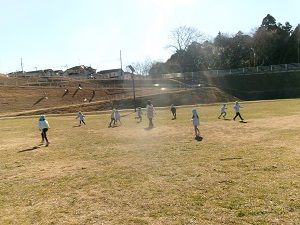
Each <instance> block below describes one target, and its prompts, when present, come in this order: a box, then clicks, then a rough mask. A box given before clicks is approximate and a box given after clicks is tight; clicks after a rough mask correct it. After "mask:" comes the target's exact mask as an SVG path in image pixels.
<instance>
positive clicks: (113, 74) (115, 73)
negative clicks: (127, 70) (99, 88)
mask: <svg viewBox="0 0 300 225" xmlns="http://www.w3.org/2000/svg"><path fill="white" fill-rule="evenodd" d="M96 76H97V78H102V79H106V78H116V79H124V71H123V70H122V69H121V68H120V69H111V70H101V71H99V72H97V75H96Z"/></svg>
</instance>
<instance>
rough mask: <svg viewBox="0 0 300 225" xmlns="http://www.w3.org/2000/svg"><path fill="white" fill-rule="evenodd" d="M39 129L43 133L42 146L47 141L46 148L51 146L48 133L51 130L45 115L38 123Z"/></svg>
mask: <svg viewBox="0 0 300 225" xmlns="http://www.w3.org/2000/svg"><path fill="white" fill-rule="evenodd" d="M38 128H39V130H40V131H42V133H41V136H42V144H43V143H44V140H46V146H48V145H49V144H50V141H49V140H48V138H47V131H48V129H50V126H49V123H48V121H47V120H46V119H45V115H41V116H40V119H39V122H38Z"/></svg>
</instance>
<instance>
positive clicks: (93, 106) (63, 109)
mask: <svg viewBox="0 0 300 225" xmlns="http://www.w3.org/2000/svg"><path fill="white" fill-rule="evenodd" d="M16 81H17V82H23V83H24V80H22V79H15V78H7V77H1V82H4V83H8V82H9V83H10V84H13V83H14V82H16ZM77 82H78V81H77ZM86 82H87V81H86ZM93 82H95V81H93ZM86 84H87V83H85V85H84V87H83V88H82V89H77V87H76V85H72V86H68V92H66V87H62V86H13V85H0V117H4V116H20V115H33V114H41V113H47V114H49V113H53V114H60V113H74V112H76V111H78V110H82V111H84V112H90V111H103V110H110V109H112V108H119V109H128V108H134V107H138V106H141V107H145V104H146V101H147V100H148V99H151V100H152V101H153V103H154V104H155V106H156V107H162V106H170V105H171V104H174V105H191V104H207V103H214V102H224V101H225V102H229V101H234V100H236V99H237V98H235V97H234V96H232V95H229V94H226V93H225V92H223V91H221V90H220V89H218V88H215V87H210V88H199V89H172V88H164V89H161V88H155V87H151V88H145V87H138V86H137V87H136V88H135V94H136V101H135V102H134V101H133V92H132V89H131V88H105V87H97V88H94V87H92V86H90V87H89V86H88V85H86ZM93 90H94V91H95V94H94V96H93Z"/></svg>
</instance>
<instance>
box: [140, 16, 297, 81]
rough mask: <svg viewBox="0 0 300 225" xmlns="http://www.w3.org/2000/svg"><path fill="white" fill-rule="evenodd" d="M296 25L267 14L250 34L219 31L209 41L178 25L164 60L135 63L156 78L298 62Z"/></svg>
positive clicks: (142, 71)
mask: <svg viewBox="0 0 300 225" xmlns="http://www.w3.org/2000/svg"><path fill="white" fill-rule="evenodd" d="M299 37H300V24H298V26H297V27H296V28H295V29H294V30H293V29H292V26H291V24H290V23H289V22H286V23H285V24H284V25H283V24H281V23H276V19H275V18H274V17H273V16H271V15H270V14H268V15H267V16H266V17H265V18H263V20H262V23H261V25H260V26H259V27H258V28H257V29H256V30H255V31H254V32H253V34H251V35H249V34H244V33H243V32H241V31H239V32H238V33H237V34H235V35H228V34H224V33H221V32H219V33H218V35H217V36H216V37H215V38H214V39H213V40H206V39H205V35H204V34H203V33H201V32H200V31H199V30H198V29H196V28H193V27H187V26H182V27H178V28H176V29H174V30H172V31H171V35H170V44H169V45H168V46H167V48H170V49H173V51H174V54H172V55H171V57H170V58H169V59H168V60H167V61H166V62H151V61H150V60H146V61H145V62H143V63H135V64H134V66H135V67H136V68H137V70H138V71H139V72H140V74H143V75H151V76H152V77H155V78H159V77H161V75H162V74H167V73H184V72H193V71H206V70H217V69H218V70H223V69H235V68H244V67H255V66H263V65H277V64H288V63H296V62H298V63H299Z"/></svg>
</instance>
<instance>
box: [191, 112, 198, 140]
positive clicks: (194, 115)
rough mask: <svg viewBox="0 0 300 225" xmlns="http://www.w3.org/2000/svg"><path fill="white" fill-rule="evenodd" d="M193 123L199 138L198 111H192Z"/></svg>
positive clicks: (196, 135)
mask: <svg viewBox="0 0 300 225" xmlns="http://www.w3.org/2000/svg"><path fill="white" fill-rule="evenodd" d="M192 114H193V116H192V119H191V121H192V123H193V126H194V128H195V137H199V136H200V130H199V128H198V126H199V125H200V118H199V116H198V113H197V110H196V109H193V110H192Z"/></svg>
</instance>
